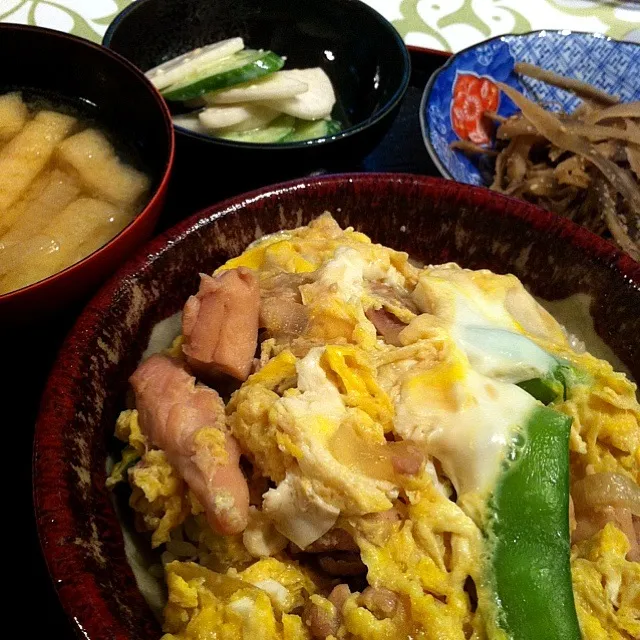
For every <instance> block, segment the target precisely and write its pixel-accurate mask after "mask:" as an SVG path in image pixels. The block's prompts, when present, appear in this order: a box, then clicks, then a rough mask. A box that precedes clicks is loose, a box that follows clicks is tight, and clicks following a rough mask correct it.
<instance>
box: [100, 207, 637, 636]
mask: <svg viewBox="0 0 640 640" xmlns="http://www.w3.org/2000/svg"><path fill="white" fill-rule="evenodd" d="M240 266H243V267H247V268H249V269H253V270H254V271H256V272H257V274H258V276H259V279H260V283H261V287H262V289H263V291H266V292H267V293H266V294H265V295H267V296H269V295H270V296H273V297H274V298H276V299H278V298H279V297H281V298H282V299H285V298H287V299H290V300H294V302H295V304H296V305H298V306H297V307H296V308H297V309H298V310H299V309H300V308H301V307H302V308H304V318H305V324H304V328H303V330H301V331H299V332H298V333H297V334H296V333H295V332H294V333H287V332H278V331H269V332H268V335H266V336H264V340H263V342H262V346H261V349H262V354H261V357H260V365H259V367H258V368H257V370H256V371H255V373H253V375H251V376H250V377H249V379H248V380H247V381H246V382H245V383H243V384H242V386H241V387H240V388H239V389H238V390H237V391H236V392H235V393H234V394H233V395H232V397H231V399H230V401H229V402H228V404H227V423H228V426H229V428H230V429H231V432H232V433H233V435H234V436H235V438H236V439H237V440H238V442H239V443H240V447H241V449H242V452H243V454H244V455H245V456H246V457H247V459H248V460H249V461H250V463H251V465H252V468H253V474H254V477H253V479H251V480H250V482H255V484H256V487H258V488H260V487H261V489H260V490H258V494H259V497H258V502H257V503H254V506H253V507H252V513H251V518H250V524H249V527H248V528H247V530H246V531H245V534H244V536H233V537H224V536H218V535H216V534H214V533H213V532H212V531H211V529H210V528H209V526H208V525H207V523H206V519H205V518H204V516H203V515H202V507H201V506H200V505H199V504H198V503H197V500H195V498H194V497H193V495H192V494H191V492H190V491H189V490H188V488H187V487H186V485H185V483H184V481H183V480H182V479H181V478H180V477H179V475H178V474H177V472H176V471H175V470H174V469H173V468H172V467H171V465H170V464H169V462H168V461H167V458H166V456H165V455H164V453H163V452H162V451H160V450H158V449H153V448H151V447H149V446H148V443H147V442H146V441H145V438H144V436H143V435H142V434H141V432H140V428H139V425H138V421H137V412H136V411H135V410H134V411H125V412H123V414H122V415H121V417H120V418H119V420H118V425H117V429H116V435H117V436H118V437H119V438H120V439H121V440H123V441H125V442H127V444H128V446H127V447H126V448H125V450H124V452H123V458H122V461H121V462H120V463H118V464H117V465H115V467H114V469H113V472H112V475H111V478H110V480H109V483H110V484H111V485H113V484H115V483H116V482H118V481H121V480H123V479H127V480H128V482H129V483H130V485H131V487H132V494H131V499H130V504H131V507H132V508H133V509H134V510H135V512H136V515H137V518H138V520H137V523H138V526H139V528H140V529H141V530H144V531H148V532H150V533H151V543H152V546H153V547H162V546H163V545H164V549H165V551H164V554H163V561H164V564H165V572H166V573H165V575H166V582H167V586H168V592H169V596H168V603H167V605H166V608H165V622H164V627H165V631H166V636H165V640H204V639H205V638H206V639H210V638H222V639H225V640H232V639H233V640H235V639H238V640H241V639H243V638H244V639H250V638H251V639H253V638H263V639H264V640H271V639H273V640H276V639H278V640H280V639H283V640H307V639H310V638H312V637H319V636H318V633H320V632H321V631H319V629H320V630H321V629H322V628H324V627H321V625H320V623H319V622H318V620H324V621H325V622H326V621H327V620H332V621H333V626H331V625H329V627H326V628H327V629H329V631H330V633H329V635H328V636H327V637H330V638H354V639H357V638H361V639H366V640H391V639H393V638H409V637H411V638H415V639H417V638H425V639H427V638H430V639H434V640H435V639H438V640H444V639H452V640H453V639H463V638H476V639H480V638H485V637H496V636H495V634H493V633H492V631H491V629H490V626H491V625H490V622H489V620H488V614H487V610H488V609H487V607H488V606H489V605H488V603H487V602H486V597H485V595H484V593H483V589H482V567H481V560H482V553H483V551H482V549H483V538H482V531H481V520H482V506H481V505H483V504H484V501H485V500H486V496H487V494H488V493H489V492H490V491H491V488H492V486H493V483H494V482H495V478H496V474H497V473H498V470H499V468H500V462H501V460H502V457H503V456H504V452H505V447H506V446H507V443H508V440H509V437H510V431H509V430H510V429H511V426H512V425H513V423H514V421H517V420H518V419H520V418H522V419H524V416H526V415H527V413H528V412H529V411H530V410H531V408H532V407H533V406H535V404H536V401H535V400H534V399H533V398H532V397H531V396H530V395H529V394H527V393H526V392H525V391H524V390H522V389H521V388H520V387H518V386H517V385H516V384H514V383H515V382H518V381H519V380H526V379H529V378H531V377H536V376H541V377H542V376H544V375H546V373H547V371H548V369H549V367H550V366H551V364H552V363H555V362H557V360H556V359H561V360H562V361H566V362H570V363H572V364H573V365H575V367H576V368H577V369H579V370H580V371H582V372H583V373H584V374H585V375H584V378H583V379H581V380H576V381H574V382H575V384H574V385H573V387H572V390H571V393H569V394H568V397H567V398H566V399H565V400H563V401H562V402H560V403H559V404H558V405H557V407H556V408H558V409H559V410H561V411H563V412H565V413H567V414H568V415H570V416H572V417H573V427H572V436H571V442H570V447H571V453H572V458H571V475H572V479H579V478H582V477H584V476H585V474H588V473H589V474H590V473H596V472H601V471H613V472H616V473H622V474H624V475H627V476H628V477H630V478H632V479H633V480H634V481H635V482H636V483H638V482H640V407H639V405H638V402H637V400H636V396H635V392H636V389H635V385H633V384H632V383H630V382H629V381H628V380H627V379H626V378H625V377H624V376H623V375H621V374H618V373H615V372H614V371H613V370H612V368H611V367H610V366H609V365H608V364H607V363H605V362H603V361H600V360H597V359H596V358H593V357H592V356H590V355H588V354H579V353H576V352H574V351H573V350H572V349H571V347H570V346H569V342H568V340H567V338H566V336H565V334H564V332H563V330H562V328H561V327H560V326H559V325H558V324H557V323H556V322H555V320H553V318H552V317H551V316H550V315H549V314H548V313H547V312H545V311H544V310H543V309H542V308H541V307H539V305H537V303H536V302H535V301H534V300H533V298H531V296H529V294H527V292H526V291H525V290H524V288H523V286H522V285H521V283H520V282H519V281H518V280H517V279H516V278H515V277H513V276H498V275H495V274H492V273H490V272H488V271H477V272H472V271H467V270H464V269H460V268H459V267H457V266H456V265H440V266H434V267H427V268H424V269H420V268H418V267H415V266H413V265H412V264H411V263H410V262H409V260H408V256H407V255H406V254H404V253H400V252H397V251H393V250H391V249H388V248H385V247H382V246H380V245H376V244H373V243H371V241H370V240H369V239H368V238H367V237H366V236H364V235H362V234H360V233H358V232H355V231H353V230H351V229H347V230H344V231H343V230H341V229H340V228H339V227H338V225H337V224H336V223H335V221H334V220H333V219H332V218H331V217H330V216H329V215H325V216H322V217H321V218H319V219H317V220H316V221H314V222H313V223H311V224H310V225H309V226H308V227H302V228H299V229H295V230H293V231H286V232H282V233H278V234H275V235H272V236H269V237H266V238H263V239H261V240H259V241H257V242H256V243H254V244H253V245H251V246H250V247H249V248H248V249H247V250H246V251H245V252H244V253H243V254H242V255H241V256H239V257H237V258H234V259H232V260H229V261H228V262H227V263H226V264H225V265H223V266H222V267H221V268H220V269H219V271H223V270H226V269H233V268H237V267H240ZM372 311H374V312H380V311H383V312H384V313H385V314H386V316H385V317H386V319H387V320H390V321H391V322H392V323H396V324H397V325H398V329H399V331H398V332H397V338H395V339H394V340H393V341H392V342H395V343H394V344H392V343H390V342H389V341H387V340H385V339H384V338H383V337H381V335H380V332H379V331H377V327H376V325H375V323H374V321H373V320H371V319H370V318H372V317H373V316H372V315H371V312H372ZM487 327H489V328H490V329H491V330H492V331H493V333H483V332H484V331H486V329H487ZM500 332H502V333H500ZM514 349H516V350H518V349H520V350H521V349H526V353H527V358H526V362H524V364H523V360H522V358H520V359H519V360H518V359H514V358H512V357H511V356H510V353H511V352H512V351H513V350H514ZM172 354H173V355H177V354H179V341H178V342H176V343H175V344H174V345H173V347H172ZM403 441H404V442H405V443H406V441H412V442H414V443H415V444H416V447H417V450H418V453H419V456H418V458H416V459H417V460H418V462H417V463H415V460H414V461H413V462H412V458H411V455H412V454H411V452H410V451H409V450H407V449H402V443H403ZM390 442H392V443H393V444H392V446H389V443H390ZM394 447H397V448H396V449H394ZM389 451H391V452H392V453H391V454H390V453H389ZM399 460H400V462H398V461H399ZM414 463H415V464H414ZM403 464H404V465H405V467H403V466H402V465H403ZM399 465H400V466H399ZM406 465H409V467H411V468H410V469H409V468H408V467H406ZM260 483H262V484H260ZM452 498H454V499H452ZM336 529H339V530H341V531H343V532H347V533H348V535H349V536H350V538H351V539H352V540H353V543H354V544H355V546H356V548H357V550H358V554H359V557H360V560H361V562H362V563H364V565H365V567H366V574H362V575H366V583H367V584H368V585H369V586H370V587H372V588H374V589H375V590H377V591H376V593H377V594H378V595H380V593H383V594H389V593H390V594H392V596H393V597H392V598H391V599H390V600H389V601H388V602H386V603H385V602H383V603H382V604H380V603H378V604H376V602H375V599H374V600H371V598H370V597H369V596H370V594H369V595H368V594H367V592H366V591H361V590H358V589H357V588H354V590H353V591H349V592H348V594H346V597H343V598H342V599H341V600H336V598H335V597H333V596H332V595H330V594H332V593H333V592H332V588H333V587H334V586H335V585H336V584H337V583H338V582H339V581H340V580H339V578H337V577H333V576H326V575H324V576H323V575H320V573H321V572H318V570H317V567H315V565H313V567H315V568H310V566H306V565H304V564H301V563H299V562H298V561H297V560H295V559H294V556H293V555H291V553H290V550H291V549H292V548H298V551H299V550H304V549H306V548H310V546H311V545H314V544H315V543H318V542H321V541H322V540H323V539H324V536H326V535H329V534H330V533H331V532H333V531H335V530H336ZM627 551H628V541H627V538H626V537H625V535H624V534H623V533H621V531H619V530H618V529H617V528H616V527H615V526H614V525H613V524H607V525H606V527H605V528H604V529H603V530H601V531H600V532H599V533H597V534H596V535H595V536H593V537H592V538H591V539H588V540H586V541H584V542H581V543H580V544H577V545H575V546H574V547H573V550H572V559H571V561H572V572H573V586H574V593H575V598H576V606H577V609H578V615H579V620H580V625H581V630H582V633H583V635H584V637H585V638H588V639H594V640H596V639H600V638H620V639H625V640H629V639H631V638H638V637H640V619H639V616H640V564H638V563H634V562H630V561H627V560H625V555H626V553H627ZM295 557H299V556H295ZM307 559H308V558H307ZM312 564H313V563H312ZM361 582H362V579H361ZM310 612H312V613H310ZM314 616H315V617H314Z"/></svg>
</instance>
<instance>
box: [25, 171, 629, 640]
mask: <svg viewBox="0 0 640 640" xmlns="http://www.w3.org/2000/svg"><path fill="white" fill-rule="evenodd" d="M324 211H330V212H332V213H333V215H334V216H335V217H336V219H337V220H338V222H339V223H340V224H341V225H351V226H353V227H355V228H356V229H358V230H360V231H363V232H365V233H366V234H368V235H370V236H371V238H372V239H373V240H374V241H376V242H382V243H384V244H386V245H388V246H391V247H394V248H396V249H400V250H403V251H407V252H408V253H409V254H410V255H411V256H412V257H414V258H415V259H416V260H419V261H421V262H423V263H441V262H447V261H456V262H458V263H460V264H461V265H462V266H465V267H470V268H474V269H477V268H489V269H492V270H494V271H496V272H499V273H505V272H511V273H514V274H515V275H516V276H518V277H519V278H521V279H522V280H523V281H524V282H525V284H526V285H527V287H528V288H529V289H530V291H531V292H532V293H534V294H535V295H537V296H540V297H541V298H545V299H548V300H557V299H561V298H566V297H567V296H572V295H573V294H582V295H580V296H578V297H579V298H580V299H581V300H590V306H588V308H587V309H586V311H585V317H583V319H582V322H583V323H586V324H589V325H591V330H592V331H593V329H594V328H595V332H597V334H598V335H599V337H600V339H601V340H602V341H604V343H606V344H607V345H608V346H609V347H610V348H611V349H612V350H613V352H614V353H615V355H616V356H617V357H618V358H619V359H620V360H621V361H622V362H623V363H625V364H626V365H627V367H628V368H629V369H630V371H631V373H632V374H634V376H635V377H636V379H637V378H638V377H640V337H639V336H640V265H638V264H637V263H636V262H634V261H632V260H631V259H630V258H628V257H627V256H626V255H624V254H622V253H620V252H619V251H618V250H616V249H615V248H614V247H612V246H611V245H609V244H608V243H606V242H605V241H603V240H601V239H600V238H598V237H596V236H594V235H592V234H590V233H589V232H587V231H585V230H584V229H582V228H579V227H577V226H576V225H574V224H572V223H571V222H569V221H567V220H564V219H560V218H557V217H554V216H553V215H552V214H549V213H546V212H544V211H542V210H539V209H537V208H535V207H533V206H531V205H528V204H526V203H522V202H519V201H516V200H513V199H510V198H507V197H504V196H501V195H499V194H496V193H493V192H490V191H487V190H484V189H480V188H476V187H471V186H467V185H460V184H456V183H454V182H450V181H445V180H441V179H432V178H422V177H417V176H409V175H391V174H387V175H384V174H379V175H376V174H360V175H341V176H340V175H338V176H330V177H322V178H313V179H304V180H300V181H297V182H292V183H287V184H284V185H280V186H275V187H270V188H266V189H263V190H261V191H256V192H253V193H250V194H248V195H245V196H240V197H237V198H234V199H232V200H228V201H226V202H223V203H221V204H219V205H216V206H214V207H212V208H210V209H208V210H206V211H204V212H202V213H201V214H199V215H197V216H194V217H193V218H191V219H189V220H187V221H185V222H183V223H182V224H180V225H179V226H178V227H176V228H174V229H173V230H172V231H170V232H169V233H167V234H165V235H164V236H161V237H159V238H157V239H156V240H154V241H153V242H151V243H150V244H148V245H147V246H146V247H145V249H144V250H143V251H142V252H139V253H138V254H137V256H136V257H135V258H134V259H132V260H131V261H129V262H128V263H127V265H126V266H124V267H123V268H122V269H121V270H120V271H119V272H118V273H117V274H116V275H115V276H114V277H113V278H112V279H111V281H110V282H109V283H108V284H107V285H106V286H105V287H104V288H103V289H102V290H101V291H100V292H99V294H98V295H97V296H96V297H95V298H94V299H93V301H92V302H91V303H90V304H89V306H88V307H87V308H86V310H85V311H84V313H83V314H82V315H81V316H80V318H79V320H78V322H77V324H76V326H75V328H74V329H73V331H72V332H71V334H70V335H69V337H68V339H67V341H66V343H65V345H64V347H63V349H62V352H61V353H60V356H59V359H58V361H57V364H56V365H55V367H54V369H53V372H52V374H51V377H50V380H49V383H48V386H47V389H46V392H45V395H44V399H43V402H42V408H41V413H40V417H39V419H38V423H37V427H36V434H35V450H34V485H35V507H36V512H37V513H36V515H37V522H38V528H39V533H40V539H41V542H42V547H43V550H44V555H45V557H46V561H47V564H48V567H49V571H50V573H51V577H52V579H53V582H54V585H55V588H56V590H57V592H58V595H59V597H60V601H61V603H62V606H63V607H64V609H65V611H66V612H67V614H68V616H69V617H70V619H71V620H72V621H73V624H75V626H76V629H78V630H82V633H83V637H85V638H91V640H113V639H114V638H118V639H125V638H131V639H134V638H135V639H136V640H147V639H148V640H152V639H157V638H159V637H160V635H161V629H160V625H159V623H158V622H157V620H156V618H155V617H154V615H153V614H152V611H151V608H150V607H149V605H148V604H147V602H146V601H145V599H144V597H143V596H142V594H141V591H140V589H139V587H138V585H137V583H136V579H135V578H134V574H133V571H132V569H131V566H130V565H129V563H128V560H127V555H126V553H125V546H124V538H123V533H122V526H121V522H120V520H119V519H118V517H117V515H116V507H117V506H118V504H117V501H115V500H113V498H112V496H111V495H110V493H109V492H108V491H107V490H106V489H105V478H106V470H105V464H106V460H107V456H108V454H109V452H110V451H112V450H113V447H114V440H113V436H112V434H113V427H114V421H115V418H116V416H117V414H118V412H119V411H120V409H122V408H123V407H124V405H125V394H126V390H127V378H128V377H129V375H130V374H131V373H132V372H133V370H134V368H135V367H136V364H137V363H138V361H139V359H140V357H141V354H142V352H143V351H144V349H145V347H146V346H147V341H148V339H149V335H150V332H151V329H152V327H153V326H154V325H155V324H156V323H157V322H158V321H160V320H162V319H164V318H166V317H168V316H169V315H171V314H173V313H174V312H176V311H178V310H179V309H180V308H181V306H182V305H183V304H184V302H185V300H186V299H187V297H188V296H189V295H190V294H191V293H192V292H194V291H195V290H196V288H197V284H198V274H199V273H201V272H211V271H213V270H214V269H215V268H216V266H218V265H220V264H221V263H222V262H224V261H225V260H227V259H228V258H229V257H232V256H235V255H237V254H239V253H240V252H241V251H242V250H243V249H244V248H245V246H246V245H247V244H248V243H249V242H251V241H253V240H255V239H256V237H258V236H259V235H260V234H264V233H271V232H274V231H277V230H279V229H283V228H291V227H296V226H298V225H300V224H306V223H308V222H309V221H310V220H311V219H313V218H314V217H316V216H318V215H320V214H321V213H323V212H324ZM585 328H586V326H585ZM569 329H571V330H573V331H576V330H577V331H578V332H579V331H580V327H575V326H569ZM125 501H126V498H125ZM124 504H126V502H125V503H124ZM119 511H120V513H122V514H123V521H126V520H127V519H129V517H128V515H127V510H126V508H124V509H121V510H119Z"/></svg>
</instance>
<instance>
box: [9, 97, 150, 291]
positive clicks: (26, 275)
mask: <svg viewBox="0 0 640 640" xmlns="http://www.w3.org/2000/svg"><path fill="white" fill-rule="evenodd" d="M150 186H151V182H150V179H149V176H147V175H146V174H145V173H143V172H142V171H140V170H139V169H138V168H136V167H134V166H132V164H131V163H130V161H129V158H126V159H125V158H123V156H122V153H120V150H119V149H117V148H116V146H115V145H114V144H113V142H112V140H111V139H110V136H109V135H108V134H107V132H106V131H105V130H104V129H103V128H101V127H100V126H99V125H97V124H96V121H95V119H94V118H92V117H90V116H85V115H84V114H83V113H82V112H81V110H77V109H70V108H68V107H67V106H65V105H58V104H54V103H52V102H51V101H47V100H42V99H33V97H32V96H31V95H30V94H27V92H24V95H23V92H11V93H5V94H3V95H0V294H4V293H8V292H10V291H14V290H16V289H20V288H22V287H25V286H27V285H29V284H32V283H34V282H38V281H39V280H42V279H44V278H47V277H49V276H51V275H53V274H54V273H57V272H58V271H61V270H63V269H66V268H67V267H69V266H71V265H72V264H75V263H76V262H79V261H80V260H82V259H83V258H85V257H87V256H88V255H90V254H91V253H93V252H94V251H96V250H97V249H99V248H100V247H101V246H103V245H104V244H106V243H107V242H108V241H109V240H111V238H113V237H114V236H115V235H116V234H118V233H119V232H120V231H121V230H122V229H124V228H125V227H126V226H127V225H128V224H129V223H130V222H131V221H132V220H133V219H134V218H135V217H136V215H137V214H138V213H139V212H140V211H141V210H142V208H143V207H144V205H145V203H146V202H147V200H148V197H149V191H150Z"/></svg>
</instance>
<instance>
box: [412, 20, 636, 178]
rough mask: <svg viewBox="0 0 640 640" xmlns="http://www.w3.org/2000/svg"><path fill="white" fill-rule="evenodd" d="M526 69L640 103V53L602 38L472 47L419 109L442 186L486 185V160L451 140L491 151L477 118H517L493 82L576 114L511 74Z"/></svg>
mask: <svg viewBox="0 0 640 640" xmlns="http://www.w3.org/2000/svg"><path fill="white" fill-rule="evenodd" d="M516 62H529V63H531V64H535V65H537V66H539V67H542V68H543V69H548V70H550V71H555V72H556V73H559V74H561V75H563V76H567V77H571V78H576V79H578V80H582V81H585V82H588V83H590V84H592V85H594V86H595V87H597V88H598V89H602V90H604V91H607V92H609V93H612V94H614V95H618V96H620V99H621V100H622V101H623V102H631V101H634V100H640V45H638V44H635V43H632V42H618V41H617V40H612V39H611V38H608V37H606V36H603V35H599V34H588V33H576V32H571V31H534V32H531V33H526V34H522V35H506V36H499V37H497V38H493V39H492V40H487V41H486V42H482V43H480V44H478V45H475V46H473V47H469V48H468V49H465V50H464V51H461V52H460V53H457V54H456V55H454V56H452V57H451V58H450V59H449V60H448V61H447V63H446V64H445V65H444V66H443V67H442V68H441V69H439V70H438V71H437V72H436V73H435V74H434V75H433V76H432V77H431V79H430V80H429V83H428V84H427V87H426V88H425V90H424V95H423V97H422V103H421V105H420V123H421V126H422V136H423V138H424V142H425V145H426V147H427V150H428V151H429V155H430V156H431V158H432V159H433V161H434V163H435V164H436V166H437V167H438V169H439V171H440V173H442V175H443V176H444V177H445V178H450V179H453V180H457V181H458V182H466V183H468V184H475V185H485V184H488V183H489V174H490V171H488V168H487V166H484V164H483V163H484V162H486V159H485V160H483V159H470V158H468V157H467V156H466V155H465V154H463V153H462V152H461V151H455V150H452V149H451V148H450V146H449V145H450V144H451V143H452V142H453V141H454V140H460V139H468V140H470V141H472V142H476V143H478V144H481V145H484V146H491V145H493V144H494V139H493V131H492V130H491V127H490V126H487V123H486V120H481V119H479V117H477V116H478V114H479V113H482V112H484V111H485V110H496V111H497V112H498V113H499V114H500V115H503V116H510V115H512V114H513V113H515V112H516V111H517V109H516V107H515V105H514V104H513V103H512V102H511V100H509V98H507V97H506V96H505V95H504V94H501V93H500V92H498V91H497V87H495V85H494V82H496V81H498V82H504V83H505V84H508V85H510V86H512V87H514V88H516V89H518V91H521V92H522V93H524V95H526V96H527V97H528V98H530V99H532V100H536V101H537V102H539V103H541V104H544V105H545V106H546V107H547V108H549V109H553V110H556V111H558V110H562V111H565V112H567V113H570V112H571V111H573V110H574V109H575V108H576V106H577V105H578V104H579V102H580V100H579V99H577V98H575V96H573V94H570V93H568V92H566V91H564V90H562V89H558V88H556V87H552V86H550V85H548V84H545V83H544V82H540V81H537V80H532V79H530V78H524V79H523V78H521V76H518V75H517V74H516V73H515V72H514V70H513V67H514V65H515V63H516Z"/></svg>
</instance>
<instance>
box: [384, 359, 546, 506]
mask: <svg viewBox="0 0 640 640" xmlns="http://www.w3.org/2000/svg"><path fill="white" fill-rule="evenodd" d="M458 356H459V359H458V361H457V362H456V361H448V362H444V363H442V364H439V365H436V366H435V367H433V368H432V369H429V370H426V371H422V372H420V373H417V374H415V375H413V374H411V373H409V374H408V375H407V376H406V378H405V380H404V381H403V384H402V386H401V391H400V399H399V402H398V403H397V405H396V418H395V421H394V426H395V429H396V431H397V432H398V433H399V434H400V435H402V437H403V438H405V439H408V440H415V441H417V442H422V443H424V444H425V445H426V448H427V450H428V452H429V454H430V455H431V456H433V457H434V458H436V459H437V460H439V461H440V463H441V465H442V469H443V471H444V472H445V474H446V475H447V476H448V477H449V479H450V480H451V482H452V484H453V486H454V487H455V489H456V492H457V493H458V495H459V496H460V495H463V494H466V493H470V492H477V493H481V494H484V493H486V492H489V491H491V489H492V487H493V486H494V484H495V481H496V478H497V476H498V474H499V472H500V467H501V463H502V461H503V460H504V458H505V454H506V450H507V447H508V446H509V443H510V442H511V440H512V438H513V436H514V433H515V432H517V431H518V430H520V429H523V428H524V427H525V426H526V424H527V421H528V419H529V415H530V414H531V411H532V410H533V408H534V407H535V406H536V405H537V401H536V400H535V399H534V398H533V397H531V396H530V395H529V394H528V393H527V392H526V391H523V390H522V389H520V388H519V387H517V386H515V385H513V384H509V383H505V382H501V381H499V380H493V379H491V378H489V377H487V376H484V375H482V374H480V373H477V372H476V371H474V370H472V369H471V368H470V367H469V366H468V360H467V359H466V357H465V356H464V354H462V353H459V354H458Z"/></svg>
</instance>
